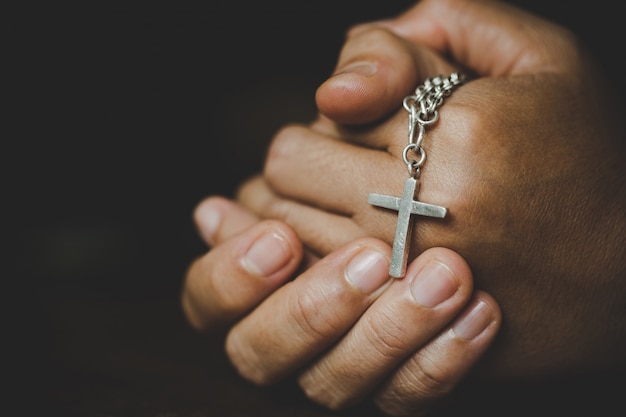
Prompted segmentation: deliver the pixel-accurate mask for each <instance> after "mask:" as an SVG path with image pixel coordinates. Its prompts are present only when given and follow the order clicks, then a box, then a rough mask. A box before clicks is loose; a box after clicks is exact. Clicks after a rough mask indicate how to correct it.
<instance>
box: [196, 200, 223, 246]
mask: <svg viewBox="0 0 626 417" xmlns="http://www.w3.org/2000/svg"><path fill="white" fill-rule="evenodd" d="M196 217H197V218H198V220H199V221H200V233H202V235H203V237H204V239H205V240H206V241H207V242H211V243H214V238H213V237H214V236H215V232H217V228H218V227H219V224H220V221H221V220H222V217H221V215H220V212H219V211H218V210H215V209H214V208H213V207H212V206H211V205H209V204H205V205H202V206H200V207H198V213H197V215H196Z"/></svg>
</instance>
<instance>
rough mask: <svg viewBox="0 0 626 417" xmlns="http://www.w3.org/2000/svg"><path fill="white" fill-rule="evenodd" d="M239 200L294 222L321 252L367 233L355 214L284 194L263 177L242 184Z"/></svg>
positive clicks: (308, 242)
mask: <svg viewBox="0 0 626 417" xmlns="http://www.w3.org/2000/svg"><path fill="white" fill-rule="evenodd" d="M237 200H238V201H239V202H240V203H241V204H242V205H244V206H245V207H246V208H248V209H249V210H251V211H252V212H254V213H256V214H257V215H259V216H260V217H262V218H271V219H278V220H282V221H284V222H285V223H287V224H289V225H290V226H292V227H293V228H294V229H295V230H296V232H297V233H298V236H299V237H300V239H301V240H302V241H303V242H305V243H306V246H307V248H308V249H310V250H312V251H313V252H314V253H316V254H319V255H325V254H327V253H330V252H332V251H333V250H335V249H337V248H339V247H341V246H343V245H345V244H347V243H348V242H350V241H352V240H355V239H358V238H361V237H365V234H364V231H363V229H362V228H360V227H359V226H358V225H357V224H356V223H355V222H354V221H353V220H352V218H350V217H347V216H344V215H340V214H336V213H333V212H330V211H326V210H320V209H319V208H317V207H314V206H309V205H306V204H302V203H300V202H298V201H297V200H292V199H286V198H283V197H281V196H279V195H278V194H276V193H275V192H274V191H273V190H272V189H271V188H270V187H269V186H268V185H267V183H266V182H265V179H264V178H263V177H255V178H251V179H249V180H248V181H246V182H245V183H244V184H242V185H241V187H240V188H239V190H238V193H237ZM321 231H323V233H322V232H321Z"/></svg>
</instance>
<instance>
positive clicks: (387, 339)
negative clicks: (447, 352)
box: [299, 248, 472, 409]
mask: <svg viewBox="0 0 626 417" xmlns="http://www.w3.org/2000/svg"><path fill="white" fill-rule="evenodd" d="M471 293H472V276H471V272H470V269H469V266H468V265H467V263H466V262H465V261H464V260H463V258H461V257H460V256H459V255H457V254H456V253H455V252H453V251H451V250H449V249H444V248H431V249H429V250H427V251H425V252H424V253H423V254H422V255H421V256H419V257H418V258H417V259H416V260H415V261H414V262H412V263H411V265H410V266H409V268H408V270H407V275H406V277H405V278H404V279H401V280H395V281H394V282H393V284H392V285H391V286H390V287H389V288H388V289H387V290H386V291H385V293H384V294H382V295H381V296H380V297H379V298H378V299H377V300H376V301H375V303H374V304H373V305H372V306H371V307H370V308H369V309H368V310H367V311H366V312H365V313H364V314H363V316H362V317H361V318H360V319H359V321H358V322H357V323H356V324H355V325H354V326H353V327H352V328H351V329H350V331H349V332H348V333H347V334H346V335H345V336H344V337H343V338H342V339H341V341H340V342H339V343H337V344H336V345H335V346H334V347H333V348H332V350H330V351H329V352H328V353H327V354H325V355H324V356H323V357H321V358H320V359H319V360H318V361H316V362H314V363H313V364H312V365H311V366H310V367H309V368H307V369H306V370H305V371H304V372H302V374H301V375H300V377H299V383H300V385H301V387H302V388H303V389H304V391H305V392H306V394H307V395H308V396H309V397H310V398H311V399H313V400H314V401H316V402H318V403H321V404H323V405H325V406H327V407H330V408H333V409H337V408H344V407H346V406H350V405H354V404H356V403H357V402H359V401H360V400H362V399H363V398H364V397H365V396H366V395H368V394H370V393H371V392H372V391H373V390H374V389H375V387H376V386H377V385H379V384H381V383H382V381H383V380H384V379H385V378H386V377H387V376H388V375H390V374H391V373H392V372H393V370H394V369H395V368H397V367H398V366H400V365H401V364H402V363H403V362H404V361H405V360H406V359H407V358H409V357H411V356H412V355H413V353H414V352H416V351H419V349H420V348H422V347H423V346H424V345H426V344H428V342H429V341H430V340H431V339H432V338H433V337H435V336H436V335H437V334H438V333H439V332H440V331H441V329H442V328H444V327H445V326H447V324H448V323H450V322H451V321H452V320H453V319H454V317H455V316H456V315H457V314H458V313H459V312H460V311H461V310H462V308H463V306H465V304H466V303H467V302H468V300H469V299H470V296H471Z"/></svg>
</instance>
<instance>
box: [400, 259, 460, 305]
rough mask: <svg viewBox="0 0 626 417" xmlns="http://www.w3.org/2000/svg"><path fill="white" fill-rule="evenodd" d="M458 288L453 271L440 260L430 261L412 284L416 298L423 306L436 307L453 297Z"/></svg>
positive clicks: (412, 290)
mask: <svg viewBox="0 0 626 417" xmlns="http://www.w3.org/2000/svg"><path fill="white" fill-rule="evenodd" d="M456 290H457V284H456V280H455V279H454V274H453V273H452V271H451V270H450V269H449V268H448V267H447V266H445V265H444V264H442V263H440V262H430V263H428V264H427V265H426V266H425V267H424V268H423V269H422V270H421V271H419V272H418V274H417V277H416V278H415V280H414V281H413V283H412V285H411V293H412V294H413V297H415V300H416V301H417V302H418V303H420V304H421V305H423V306H426V307H434V306H436V305H437V304H440V303H442V302H444V301H445V300H447V299H448V298H450V297H452V295H453V294H454V293H455V292H456Z"/></svg>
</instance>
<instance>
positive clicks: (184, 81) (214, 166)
mask: <svg viewBox="0 0 626 417" xmlns="http://www.w3.org/2000/svg"><path fill="white" fill-rule="evenodd" d="M514 3H520V4H522V5H523V6H524V7H527V8H529V9H531V10H532V11H535V12H537V13H539V14H542V15H545V16H547V17H549V18H551V19H554V20H556V21H558V22H560V23H562V24H564V25H566V26H569V27H571V28H572V29H574V30H576V31H577V32H578V33H580V34H581V36H583V39H585V40H588V41H589V42H591V43H593V45H594V49H595V51H596V52H597V55H598V56H599V57H600V58H601V59H602V60H603V61H604V62H606V63H607V65H608V66H609V69H610V71H613V72H612V74H613V75H614V76H615V82H616V85H617V87H619V88H622V89H623V81H622V80H621V76H619V77H618V75H619V74H618V70H619V69H620V67H619V66H618V65H617V59H618V56H617V55H619V54H616V53H615V49H616V48H618V47H619V48H620V50H621V49H622V47H621V46H618V45H617V44H616V43H618V41H619V42H621V40H622V39H623V36H622V37H619V36H616V35H615V34H616V33H619V32H617V29H616V25H615V23H616V22H617V17H616V16H615V15H614V14H613V15H612V14H611V13H609V14H608V15H607V14H605V13H603V12H602V4H603V3H602V2H600V3H597V2H594V3H593V6H594V10H593V11H594V12H593V13H591V12H590V11H589V10H588V9H587V7H588V5H586V4H585V5H582V4H573V3H574V2H554V1H552V2H550V1H543V2H528V1H526V2H524V1H516V2H514ZM412 4H413V1H405V0H402V1H400V0H395V1H387V2H371V1H365V2H363V1H358V2H357V1H352V0H350V1H341V2H333V3H332V6H330V7H325V6H324V5H322V4H318V3H311V2H304V3H297V4H296V3H292V4H291V5H290V6H287V8H285V7H284V6H281V7H278V6H277V5H273V4H271V3H266V2H261V3H253V4H252V5H250V6H248V5H246V4H245V3H243V4H242V3H239V2H234V3H232V4H225V5H223V4H220V7H219V8H217V6H216V7H215V9H214V10H208V11H203V12H195V11H175V12H167V13H134V12H126V11H118V12H115V11H114V12H106V13H98V14H84V15H83V16H80V17H79V18H77V17H76V16H75V15H70V14H67V15H63V14H61V13H55V14H54V15H53V16H50V15H45V14H43V13H40V14H38V15H36V16H30V17H29V18H28V19H26V20H27V24H25V25H20V24H16V25H15V39H19V40H20V41H21V42H23V41H25V43H24V44H22V45H26V46H25V47H24V46H20V48H19V49H17V48H16V52H17V53H18V59H16V60H15V61H14V64H15V66H16V68H17V75H18V76H19V77H23V79H24V80H25V81H24V82H23V83H18V90H19V92H18V95H17V97H16V99H15V102H14V103H13V109H12V110H13V111H16V114H17V113H21V116H18V117H15V118H14V119H13V120H8V122H12V123H16V124H17V125H18V127H19V129H18V131H19V133H18V134H17V139H18V141H17V142H18V143H19V144H18V145H17V146H18V147H19V148H20V154H21V155H23V156H24V160H23V161H20V167H19V169H17V170H15V171H13V172H12V173H13V175H14V176H15V175H17V180H16V181H11V182H12V183H13V186H11V187H10V189H11V190H15V191H16V193H17V196H16V198H15V199H14V200H12V202H14V203H15V204H10V205H8V206H9V207H8V209H9V216H10V218H15V219H17V220H16V221H15V222H12V223H11V225H10V226H9V229H10V232H11V234H10V236H9V238H10V245H11V247H12V248H17V250H16V251H15V255H10V256H9V258H10V259H9V263H10V264H12V263H13V262H15V264H14V265H15V266H16V271H17V274H16V275H12V276H10V277H9V279H11V280H12V281H15V282H17V283H18V284H19V285H22V286H23V288H22V289H21V290H19V291H17V292H16V293H14V294H13V293H9V294H7V295H8V296H9V297H10V298H12V300H10V301H12V303H11V302H10V303H9V305H10V306H12V305H13V303H14V304H15V308H14V310H12V312H11V314H10V315H9V316H8V317H11V320H10V321H11V324H10V330H14V331H15V332H16V335H17V337H16V338H15V339H11V340H14V341H15V343H13V342H12V343H9V345H10V346H13V347H14V348H15V350H16V355H15V356H14V357H15V360H12V361H11V364H10V366H11V367H12V368H13V367H14V368H15V369H14V370H15V371H16V373H15V374H14V377H13V378H12V380H13V381H14V384H13V385H14V387H16V388H18V390H17V391H18V393H19V394H17V395H16V396H14V399H16V400H17V401H18V403H19V406H20V409H21V410H23V411H24V415H39V414H41V413H43V414H45V415H48V416H50V415H65V416H71V415H77V416H117V415H154V416H157V415H163V416H165V415H168V416H170V415H171V416H174V415H208V416H213V415H216V416H218V415H256V414H253V413H252V410H254V409H258V406H259V404H262V405H263V406H264V407H267V408H268V409H271V410H274V411H276V410H282V411H285V410H287V411H288V410H290V407H294V403H292V402H290V401H291V400H287V401H285V399H284V398H281V399H276V395H275V394H274V393H273V391H272V390H269V392H268V391H261V390H256V389H254V388H253V387H249V386H248V385H247V384H245V383H243V382H241V381H239V380H238V379H237V378H236V376H235V375H234V374H233V373H232V371H231V370H230V368H229V366H228V364H227V363H226V361H225V360H223V359H224V358H223V356H222V355H223V354H222V352H221V345H220V343H217V342H215V341H214V340H211V339H209V338H206V337H203V336H200V335H196V334H194V333H193V332H191V331H190V330H189V329H188V328H187V327H186V325H185V323H184V320H183V318H182V315H181V312H180V308H179V305H178V296H179V291H180V288H181V284H182V279H183V277H184V274H185V270H186V268H187V266H188V264H189V263H190V261H191V260H192V259H193V258H195V257H197V256H200V255H201V254H202V253H204V252H205V251H206V247H205V246H204V244H203V243H202V241H201V240H200V239H199V238H198V236H197V234H196V231H195V229H194V227H193V224H192V221H191V213H192V211H193V208H194V206H195V205H196V204H197V203H198V202H199V201H200V200H201V199H202V198H204V197H205V196H208V195H210V194H222V195H227V196H229V195H232V193H233V191H234V190H235V187H236V186H237V184H239V183H240V182H241V181H242V180H243V179H245V178H247V177H248V176H250V175H251V174H253V173H255V172H258V171H259V170H260V169H261V167H262V163H263V159H264V157H265V149H266V148H267V144H268V143H269V141H270V140H271V138H272V136H273V134H274V133H275V132H276V131H277V130H278V129H279V128H280V127H281V126H282V125H284V124H286V123H291V122H302V123H306V122H308V121H310V120H312V119H313V118H314V117H315V114H316V109H315V102H314V93H315V89H316V88H317V86H318V85H319V84H320V83H321V82H322V81H324V80H325V79H326V78H327V77H328V76H329V75H330V74H331V73H332V71H333V67H334V64H335V62H336V59H337V56H338V53H339V50H340V47H341V45H342V43H343V40H344V35H345V32H346V30H347V28H348V27H350V26H351V25H353V24H355V23H358V22H364V21H368V20H374V19H380V18H384V17H390V16H393V15H395V14H397V13H399V12H400V11H402V10H404V9H405V8H407V7H408V6H409V5H412ZM607 4H608V2H607ZM22 110H24V112H22ZM7 114H9V113H7ZM7 117H9V118H10V117H11V116H7ZM6 157H7V158H8V159H11V158H12V155H11V154H8V155H6ZM9 162H11V161H9ZM14 176H13V177H9V178H14ZM13 210H14V211H13ZM13 226H16V227H13ZM215 358H217V359H215ZM225 375H226V377H225ZM228 376H230V377H228ZM225 386H226V387H230V386H232V387H233V390H234V391H238V392H242V393H244V394H245V398H246V401H248V403H245V401H243V402H242V401H241V399H240V398H239V397H228V394H224V393H225V392H226V393H227V392H230V391H224V387H225ZM216 393H217V394H216ZM242 395H243V394H242ZM290 395H293V398H299V397H298V395H299V394H298V393H297V392H291V393H290ZM242 398H243V397H242ZM290 398H291V397H290ZM294 401H296V400H294ZM233 404H234V405H233ZM227 409H228V410H231V411H228V412H226V411H223V410H227ZM312 410H316V409H315V408H314V407H313V408H312ZM282 411H281V412H282ZM278 412H279V411H276V413H275V414H272V413H271V412H269V411H268V414H263V415H278V414H277V413H278ZM310 412H311V413H313V412H315V413H316V414H306V415H335V414H330V413H329V414H317V413H321V411H320V410H316V411H310ZM57 413H58V414H57ZM168 413H169V414H168ZM194 413H196V414H194ZM228 413H231V414H228ZM258 415H261V414H258ZM300 415H305V414H300ZM342 415H343V414H342ZM346 415H347V414H346ZM361 415H365V414H361Z"/></svg>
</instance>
